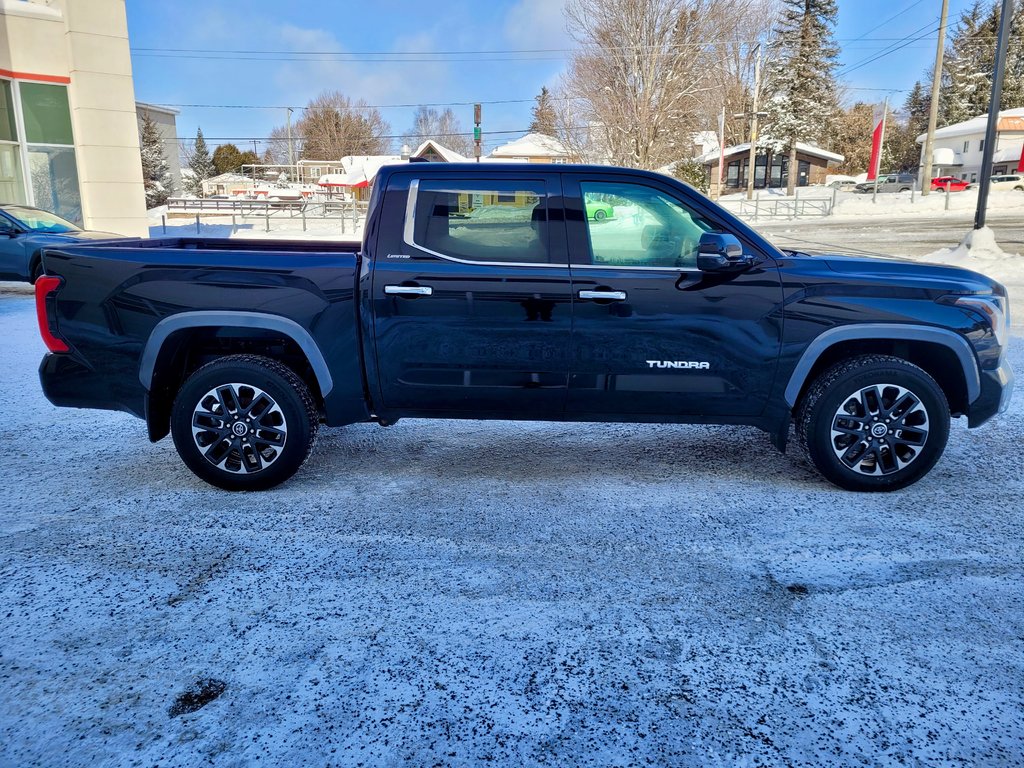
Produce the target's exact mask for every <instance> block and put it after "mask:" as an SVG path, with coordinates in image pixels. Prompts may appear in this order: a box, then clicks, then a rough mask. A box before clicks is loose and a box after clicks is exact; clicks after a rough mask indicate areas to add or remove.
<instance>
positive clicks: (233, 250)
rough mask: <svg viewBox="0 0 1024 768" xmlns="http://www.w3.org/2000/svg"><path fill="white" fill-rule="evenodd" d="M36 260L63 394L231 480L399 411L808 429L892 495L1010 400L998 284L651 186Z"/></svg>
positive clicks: (295, 462) (514, 182) (444, 199)
mask: <svg viewBox="0 0 1024 768" xmlns="http://www.w3.org/2000/svg"><path fill="white" fill-rule="evenodd" d="M43 263H44V267H45V272H46V275H45V276H44V277H42V278H40V280H39V281H38V282H37V291H36V296H37V302H38V307H39V315H40V329H41V332H42V334H43V337H44V339H45V341H46V343H47V345H48V347H49V349H50V350H51V352H50V354H48V355H46V357H45V358H44V359H43V362H42V367H41V371H40V376H41V379H42V385H43V389H44V391H45V393H46V396H47V397H48V398H49V399H50V401H51V402H53V403H55V404H56V405H61V406H72V407H87V408H111V409H121V410H124V411H128V412H130V413H133V414H135V415H136V416H139V417H141V418H143V419H145V420H146V422H147V424H148V427H149V437H150V439H151V440H154V441H156V440H159V439H161V438H163V437H164V436H165V435H167V434H168V432H170V433H171V434H172V435H173V438H174V443H175V446H176V447H177V450H178V452H179V454H180V455H181V458H182V459H183V460H184V462H185V463H186V464H187V465H188V466H189V467H190V468H191V469H192V470H193V471H194V472H195V473H196V474H197V475H199V476H200V477H201V478H203V479H204V480H206V481H208V482H210V483H212V484H214V485H217V486H220V487H222V488H227V489H232V490H243V489H250V490H254V489H261V488H268V487H271V486H274V485H276V484H278V483H280V482H282V481H284V480H286V479H287V478H289V477H290V476H291V475H292V474H294V473H295V472H296V470H298V469H299V467H300V466H301V465H302V463H303V461H304V460H305V458H306V457H307V455H308V454H309V451H310V449H311V446H312V444H313V440H314V437H315V434H316V431H317V427H318V425H319V424H321V423H324V424H327V425H331V426H340V425H345V424H352V423H356V422H366V421H374V422H378V423H380V424H382V425H389V424H393V423H395V422H396V421H397V420H398V419H400V418H402V417H416V418H468V419H545V420H561V421H594V422H606V421H619V422H687V423H716V424H746V425H753V426H755V427H759V428H760V429H762V430H764V431H765V432H767V433H768V435H769V436H770V439H771V441H772V442H773V443H774V445H775V446H776V447H777V448H779V449H780V450H784V449H785V447H786V444H787V441H788V439H789V435H790V432H791V427H792V426H794V425H795V432H796V435H797V436H798V438H799V441H800V443H801V445H802V446H803V447H804V448H805V449H806V451H807V453H808V455H809V457H810V459H811V460H812V461H813V463H814V464H815V466H817V468H818V469H819V470H820V471H821V473H822V474H823V475H824V476H825V477H826V478H827V479H828V480H830V481H832V482H833V483H836V484H837V485H839V486H842V487H843V488H848V489H851V490H865V491H872V490H892V489H896V488H902V487H905V486H907V485H909V484H910V483H913V482H915V481H916V480H918V479H919V478H921V477H922V476H923V475H925V474H926V473H927V472H928V471H929V469H931V467H932V466H933V465H934V464H935V462H936V461H937V460H938V459H939V457H940V456H941V454H942V451H943V449H944V447H945V443H946V440H947V436H948V432H949V422H950V417H951V416H966V417H967V419H968V423H969V425H970V426H971V427H975V426H978V425H980V424H982V423H983V422H985V421H986V420H988V419H989V418H991V417H992V416H994V415H995V414H996V413H998V412H999V411H1001V410H1003V409H1004V408H1005V407H1006V405H1007V402H1008V400H1009V397H1010V391H1011V389H1012V383H1013V375H1012V373H1011V371H1010V368H1009V366H1008V365H1007V362H1006V359H1005V355H1004V352H1005V348H1006V343H1007V335H1008V322H1009V321H1008V316H1007V313H1008V304H1007V297H1006V291H1005V290H1004V288H1003V287H1002V286H1001V285H999V284H998V283H996V282H994V281H992V280H990V279H988V278H986V277H984V276H982V275H979V274H976V273H973V272H969V271H966V270H963V269H956V268H951V267H943V266H935V265H928V264H918V263H911V262H905V261H897V260H889V259H866V258H850V257H844V256H808V255H806V254H801V253H793V252H783V251H780V250H778V249H777V248H775V247H774V246H772V245H771V244H770V243H769V242H767V241H766V240H765V239H764V238H762V237H761V236H760V235H758V234H757V233H756V232H755V231H753V230H752V229H750V228H749V227H747V226H746V225H745V224H744V223H743V222H741V221H739V220H738V219H736V218H735V217H733V216H732V215H730V214H729V213H728V212H726V211H724V210H723V209H721V208H720V207H718V206H716V205H715V204H714V203H712V202H711V201H709V200H708V199H707V198H705V197H703V196H702V195H700V194H699V193H697V192H696V191H695V190H693V189H692V188H690V187H687V186H686V185H684V184H681V183H679V182H676V181H674V180H673V179H671V178H668V177H666V176H662V175H659V174H656V173H648V172H643V171H633V170H626V169H618V168H606V167H589V166H557V165H547V166H539V165H525V164H522V165H520V164H516V165H497V164H495V165H490V164H487V165H479V164H468V165H447V164H430V163H411V164H407V165H401V166H391V167H386V168H384V169H383V170H382V171H381V172H380V174H379V175H378V177H377V180H376V183H375V185H374V190H373V195H372V198H371V201H370V208H369V215H368V220H367V223H366V231H365V239H364V240H363V243H362V246H361V248H360V247H358V246H356V245H353V246H351V247H346V246H345V245H343V244H337V243H303V242H272V241H248V242H243V241H238V240H230V241H229V240H203V239H189V238H182V239H168V240H124V241H117V242H108V243H103V244H97V245H91V246H90V245H75V244H68V245H63V246H59V247H54V248H50V249H48V250H46V251H45V253H44V256H43ZM742 460H743V458H742V457H737V461H742ZM685 471H686V468H685V467H680V472H685Z"/></svg>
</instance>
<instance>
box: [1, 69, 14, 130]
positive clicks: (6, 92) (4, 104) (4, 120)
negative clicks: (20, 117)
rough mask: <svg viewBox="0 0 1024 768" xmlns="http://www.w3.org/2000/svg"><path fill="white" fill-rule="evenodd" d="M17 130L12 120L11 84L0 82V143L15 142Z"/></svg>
mask: <svg viewBox="0 0 1024 768" xmlns="http://www.w3.org/2000/svg"><path fill="white" fill-rule="evenodd" d="M17 140H18V128H17V123H16V122H15V120H14V98H13V97H12V96H11V83H10V81H8V80H0V141H17Z"/></svg>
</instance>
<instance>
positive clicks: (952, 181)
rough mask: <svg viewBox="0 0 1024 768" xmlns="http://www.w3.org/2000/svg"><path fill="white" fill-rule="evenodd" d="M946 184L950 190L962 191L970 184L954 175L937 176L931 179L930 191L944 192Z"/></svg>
mask: <svg viewBox="0 0 1024 768" xmlns="http://www.w3.org/2000/svg"><path fill="white" fill-rule="evenodd" d="M947 184H948V185H949V191H950V192H963V191H964V190H965V189H967V188H968V187H969V186H971V185H970V184H968V183H967V182H966V181H964V180H963V179H958V178H957V177H956V176H939V177H937V178H934V179H932V191H933V192H945V191H946V185H947Z"/></svg>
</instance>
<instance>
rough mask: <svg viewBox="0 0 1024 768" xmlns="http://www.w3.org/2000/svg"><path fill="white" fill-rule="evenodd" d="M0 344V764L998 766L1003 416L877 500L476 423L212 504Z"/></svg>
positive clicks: (728, 444)
mask: <svg viewBox="0 0 1024 768" xmlns="http://www.w3.org/2000/svg"><path fill="white" fill-rule="evenodd" d="M0 327H2V328H3V337H2V341H0V344H2V345H3V347H2V354H3V359H4V361H5V364H4V365H3V366H2V367H0V412H3V413H4V414H6V415H7V419H8V421H7V423H6V425H5V441H6V451H5V462H4V468H5V475H6V476H7V478H8V482H6V483H4V484H3V486H0V537H2V547H3V552H4V557H3V559H2V561H0V617H2V618H3V621H2V622H0V764H3V765H7V764H10V765H18V766H27V765H33V766H35V765H38V766H47V767H48V768H50V767H54V768H56V767H58V766H80V765H89V764H102V765H110V766H121V765H124V766H129V765H154V764H160V765H162V766H192V765H196V764H201V763H207V762H212V763H215V764H217V765H227V766H236V765H238V766H241V765H251V764H253V763H255V762H256V761H259V762H260V763H264V764H273V765H295V766H303V765H325V764H326V765H367V766H380V765H411V766H425V765H435V764H439V765H453V766H476V765H481V764H495V765H523V766H546V765H548V766H570V765H595V766H597V765H602V766H603V765H659V766H664V765H673V766H735V765H758V764H760V765H815V766H848V765H851V764H865V765H882V764H894V763H905V764H910V765H931V764H956V763H962V764H969V765H1013V764H1018V763H1019V762H1020V760H1021V757H1020V756H1021V755H1022V754H1024V656H1022V654H1021V653H1020V648H1021V638H1022V637H1024V573H1022V572H1024V563H1022V553H1024V533H1022V532H1024V526H1022V525H1021V522H1022V521H1021V515H1022V512H1021V510H1022V509H1024V503H1022V502H1024V493H1022V490H1024V488H1022V486H1024V477H1022V472H1021V462H1020V455H1021V454H1020V445H1021V444H1022V441H1024V421H1022V414H1024V401H1022V399H1021V398H1020V397H1018V398H1017V399H1016V400H1015V401H1014V402H1013V404H1012V405H1011V410H1010V412H1009V413H1007V414H1005V415H1004V416H1002V417H1000V418H998V419H996V420H995V421H993V422H992V423H990V424H989V425H986V426H985V427H983V428H981V429H978V430H971V431H968V430H966V429H965V428H964V426H963V424H962V423H960V422H956V423H955V424H954V428H953V430H952V434H951V437H950V445H949V448H948V449H947V451H946V454H945V456H944V457H943V459H942V460H941V461H940V462H939V464H938V465H937V466H936V468H935V469H934V470H933V471H932V473H931V474H930V475H929V476H928V477H927V478H925V479H924V480H923V481H921V482H920V483H919V484H917V485H916V486H913V487H912V488H909V489H907V490H904V491H900V492H897V493H893V494H887V495H856V494H850V493H845V492H843V491H839V490H837V489H835V488H832V487H831V486H828V485H826V484H824V483H823V482H822V481H821V480H819V479H818V478H817V477H816V476H815V475H814V474H813V473H812V472H811V471H810V470H809V469H808V468H807V467H805V466H803V465H801V464H799V463H794V460H793V459H791V458H789V457H785V456H780V455H778V454H777V453H776V452H775V451H774V450H773V449H771V448H770V447H769V444H768V440H767V439H766V438H765V437H764V436H763V435H761V434H759V433H757V432H756V431H753V430H748V429H741V428H727V427H684V426H648V425H603V426H597V425H589V424H552V423H512V422H478V421H441V422H429V421H404V422H401V423H400V424H398V425H396V426H394V427H391V428H388V429H382V428H380V427H376V426H370V425H359V426H354V427H350V428H346V429H332V430H326V429H325V430H323V431H322V433H321V439H320V441H319V443H318V445H317V448H316V450H315V451H314V454H313V456H312V457H311V459H310V461H309V462H308V464H307V466H306V467H305V468H304V470H303V471H302V472H301V473H300V474H299V475H298V476H296V478H295V479H294V480H293V481H291V482H289V483H288V484H287V485H285V486H283V487H281V488H278V489H275V490H273V491H270V492H267V493H262V494H229V493H224V492H221V491H218V490H216V489H213V488H210V487H209V486H206V485H204V484H202V483H201V482H200V481H198V480H197V479H195V478H194V477H193V476H192V475H191V474H190V473H189V472H188V471H187V470H186V469H185V468H184V467H183V466H182V465H181V464H180V462H179V461H178V459H177V456H176V455H175V453H174V451H173V447H172V446H171V444H170V442H169V441H163V442H161V443H159V444H156V445H151V444H150V443H149V442H148V441H147V440H146V436H145V429H144V426H143V424H142V422H140V421H137V420H135V419H133V418H131V417H129V416H126V415H124V414H118V413H107V412H101V411H75V410H67V409H56V408H53V407H52V406H50V405H49V404H48V403H47V402H46V401H45V399H44V398H43V397H42V395H41V393H40V392H39V387H38V382H37V380H36V374H35V371H36V368H37V365H38V360H39V357H40V355H41V354H42V352H43V349H42V345H41V343H40V342H39V341H38V339H37V338H36V337H37V332H36V329H35V327H34V316H33V308H32V302H31V300H30V299H28V298H27V297H25V296H6V295H0ZM1014 343H1015V345H1016V346H1015V347H1014V348H1013V349H1012V350H1011V356H1012V357H1013V360H1014V362H1015V364H1016V367H1017V369H1018V370H1024V355H1022V354H1021V352H1020V349H1021V343H1022V340H1021V339H1020V338H1019V337H1018V338H1015V339H1014ZM214 694H216V695H214ZM199 704H201V705H202V706H201V707H199V708H194V707H196V705H199ZM172 713H173V714H174V715H175V716H172Z"/></svg>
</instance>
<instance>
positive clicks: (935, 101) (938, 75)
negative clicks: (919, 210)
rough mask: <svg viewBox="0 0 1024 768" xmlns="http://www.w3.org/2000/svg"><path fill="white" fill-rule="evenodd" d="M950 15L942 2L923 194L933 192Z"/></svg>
mask: <svg viewBox="0 0 1024 768" xmlns="http://www.w3.org/2000/svg"><path fill="white" fill-rule="evenodd" d="M948 14H949V0H942V13H941V14H940V16H939V42H938V43H937V44H936V46H935V72H933V73H932V103H931V105H930V108H929V110H928V136H927V138H926V139H925V140H924V153H923V156H922V158H921V194H922V195H927V194H928V193H929V192H931V191H932V154H933V153H934V151H935V126H936V124H937V123H938V121H939V85H941V83H942V54H943V52H944V50H945V48H946V16H947V15H948Z"/></svg>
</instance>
